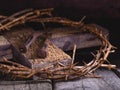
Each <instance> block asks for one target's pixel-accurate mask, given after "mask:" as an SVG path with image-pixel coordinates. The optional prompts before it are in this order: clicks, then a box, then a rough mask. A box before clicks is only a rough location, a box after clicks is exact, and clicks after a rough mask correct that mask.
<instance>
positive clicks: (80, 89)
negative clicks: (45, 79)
mask: <svg viewBox="0 0 120 90" xmlns="http://www.w3.org/2000/svg"><path fill="white" fill-rule="evenodd" d="M54 88H55V90H113V89H112V88H111V87H109V85H108V84H107V83H105V82H104V81H103V80H101V79H96V78H85V79H79V80H75V81H69V82H57V83H55V86H54Z"/></svg>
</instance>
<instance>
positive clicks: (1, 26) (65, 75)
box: [0, 9, 115, 80]
mask: <svg viewBox="0 0 120 90" xmlns="http://www.w3.org/2000/svg"><path fill="white" fill-rule="evenodd" d="M52 10H53V9H43V10H33V9H29V10H24V11H20V12H17V13H15V14H13V15H11V16H2V15H1V16H0V31H5V30H11V28H12V27H14V26H16V25H20V24H25V23H27V22H37V23H41V24H42V25H44V23H59V24H62V25H64V26H69V27H75V28H78V29H80V30H82V31H84V32H86V31H87V32H89V33H93V34H95V35H96V36H97V37H98V38H99V39H100V40H101V42H102V45H101V47H100V49H99V50H98V51H97V52H96V54H93V56H94V58H93V60H91V61H90V62H89V63H85V64H84V65H83V66H76V64H75V63H74V54H75V50H76V46H75V47H74V50H73V51H74V54H73V58H72V62H71V64H70V65H67V66H65V65H62V64H61V63H60V62H57V61H56V62H57V64H58V65H59V67H57V68H54V69H49V68H47V69H46V68H42V69H39V70H36V69H31V68H28V67H26V66H23V65H21V64H18V63H15V62H12V61H9V60H7V59H5V58H3V60H1V61H0V71H1V72H3V73H4V74H12V75H13V76H14V77H18V78H30V77H32V76H33V75H36V76H38V77H40V78H44V79H54V80H70V79H75V78H79V77H83V76H91V75H92V76H93V74H92V72H94V71H95V70H96V69H98V68H99V67H107V68H115V65H111V64H110V63H109V61H108V56H109V54H110V53H112V52H113V51H114V50H115V47H114V46H112V45H111V43H110V42H109V41H108V39H107V38H106V37H105V36H104V35H103V33H102V32H101V31H99V30H98V29H97V28H96V27H94V26H92V25H89V24H84V23H83V22H82V21H72V20H69V19H66V18H62V17H54V16H52V13H51V11H52ZM43 15H47V17H42V16H43ZM105 62H107V63H108V64H104V63H105Z"/></svg>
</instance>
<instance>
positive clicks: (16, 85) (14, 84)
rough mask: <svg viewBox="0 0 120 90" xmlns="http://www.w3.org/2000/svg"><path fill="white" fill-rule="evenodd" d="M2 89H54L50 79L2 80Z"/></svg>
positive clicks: (0, 86)
mask: <svg viewBox="0 0 120 90" xmlns="http://www.w3.org/2000/svg"><path fill="white" fill-rule="evenodd" d="M0 90H52V84H51V81H50V80H36V81H35V80H31V81H29V80H28V81H0Z"/></svg>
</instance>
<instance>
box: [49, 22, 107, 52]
mask: <svg viewBox="0 0 120 90" xmlns="http://www.w3.org/2000/svg"><path fill="white" fill-rule="evenodd" d="M91 26H94V27H96V28H97V29H98V31H101V32H102V33H103V34H104V35H105V36H106V37H108V36H109V32H108V30H106V29H105V28H102V27H101V26H99V25H96V24H91ZM50 31H51V30H50ZM53 31H56V32H53ZM51 32H53V35H52V38H51V41H52V42H53V43H54V44H55V45H56V46H57V47H59V48H61V49H62V50H64V51H68V50H73V45H74V44H76V46H77V49H80V48H89V47H94V46H99V45H101V41H100V40H99V39H98V38H97V37H96V36H95V35H93V34H91V33H83V32H81V30H80V29H76V28H58V29H56V30H55V29H53V30H52V31H51Z"/></svg>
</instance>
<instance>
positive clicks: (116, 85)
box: [96, 69, 120, 90]
mask: <svg viewBox="0 0 120 90" xmlns="http://www.w3.org/2000/svg"><path fill="white" fill-rule="evenodd" d="M96 73H97V74H99V75H100V76H102V80H104V81H105V82H106V83H107V84H108V85H109V86H110V87H112V88H113V90H120V78H119V77H118V76H117V75H116V74H115V73H114V72H112V71H111V70H105V69H101V70H97V71H96Z"/></svg>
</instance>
